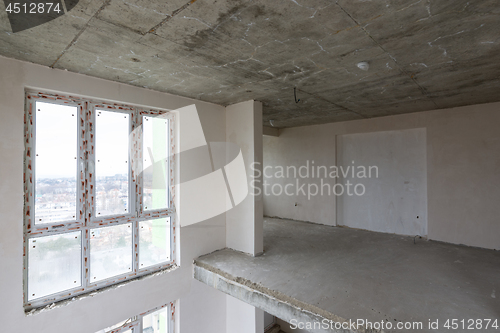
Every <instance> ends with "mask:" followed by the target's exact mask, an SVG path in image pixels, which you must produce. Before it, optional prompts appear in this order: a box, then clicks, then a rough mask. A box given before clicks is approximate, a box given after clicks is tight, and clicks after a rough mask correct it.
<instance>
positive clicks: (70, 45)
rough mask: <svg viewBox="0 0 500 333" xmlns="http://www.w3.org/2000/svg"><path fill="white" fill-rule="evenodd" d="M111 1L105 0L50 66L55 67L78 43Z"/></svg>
mask: <svg viewBox="0 0 500 333" xmlns="http://www.w3.org/2000/svg"><path fill="white" fill-rule="evenodd" d="M110 3H111V0H106V1H104V3H103V4H102V6H101V7H99V9H98V10H97V11H96V12H95V13H94V15H92V16H91V17H90V19H89V20H88V21H87V23H85V25H84V26H83V28H82V29H81V30H80V31H79V32H78V33H77V34H76V36H75V38H73V40H72V41H71V42H70V43H69V44H68V45H67V46H66V47H65V48H64V50H63V51H62V52H61V54H60V55H59V56H58V57H57V59H56V60H55V61H54V62H53V63H52V65H50V66H49V67H50V68H54V66H55V65H56V63H57V62H58V61H59V60H60V59H61V57H62V56H63V55H64V54H65V53H66V52H68V50H69V49H70V48H71V47H72V46H73V45H75V44H76V41H77V40H78V38H80V36H81V35H82V34H83V33H84V32H85V30H87V28H88V27H89V25H90V22H91V21H92V20H93V19H94V18H95V17H96V16H97V15H99V14H100V13H101V12H102V10H103V9H104V8H106V7H107V6H108V5H109V4H110Z"/></svg>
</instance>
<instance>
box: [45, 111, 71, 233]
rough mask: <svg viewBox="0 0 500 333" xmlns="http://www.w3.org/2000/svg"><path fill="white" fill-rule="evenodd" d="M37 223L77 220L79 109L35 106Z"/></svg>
mask: <svg viewBox="0 0 500 333" xmlns="http://www.w3.org/2000/svg"><path fill="white" fill-rule="evenodd" d="M35 108H36V112H35V223H36V224H43V223H51V222H59V221H73V220H75V219H76V202H77V200H76V181H77V172H78V170H77V161H78V160H77V158H78V121H77V119H78V108H77V107H76V106H67V105H59V104H52V103H43V102H36V104H35Z"/></svg>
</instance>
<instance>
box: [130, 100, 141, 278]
mask: <svg viewBox="0 0 500 333" xmlns="http://www.w3.org/2000/svg"><path fill="white" fill-rule="evenodd" d="M138 113H139V112H138V111H137V109H135V110H134V112H133V117H132V122H131V123H132V128H131V132H130V133H131V135H130V150H131V154H130V167H131V170H130V172H131V182H132V185H131V186H130V192H131V193H130V202H131V203H133V207H132V210H131V211H132V212H133V221H134V223H133V227H134V235H133V241H134V248H133V256H132V258H133V265H134V272H135V273H137V272H139V222H138V216H139V215H140V211H139V210H140V207H141V205H140V199H139V198H140V189H139V188H140V183H141V181H140V179H141V176H142V174H141V172H140V168H139V165H140V160H141V158H140V157H139V154H140V153H139V149H140V147H141V146H142V145H141V137H142V135H141V134H140V133H141V131H142V126H141V125H140V124H139V119H140V117H139V115H138Z"/></svg>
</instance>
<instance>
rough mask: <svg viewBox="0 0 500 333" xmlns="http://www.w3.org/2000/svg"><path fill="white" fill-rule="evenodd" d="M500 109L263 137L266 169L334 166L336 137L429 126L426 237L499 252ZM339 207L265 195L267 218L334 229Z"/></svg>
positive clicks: (469, 109)
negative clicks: (310, 162)
mask: <svg viewBox="0 0 500 333" xmlns="http://www.w3.org/2000/svg"><path fill="white" fill-rule="evenodd" d="M499 111H500V103H490V104H479V105H471V106H465V107H459V108H452V109H443V110H433V111H427V112H419V113H412V114H406V115H398V116H390V117H381V118H373V119H365V120H356V121H349V122H340V123H332V124H325V125H318V126H306V127H298V128H290V129H284V130H281V131H280V136H279V137H268V136H266V137H264V166H267V165H283V163H295V164H301V163H304V160H306V159H315V160H316V161H320V160H321V161H322V163H328V164H331V163H335V161H334V160H333V156H335V141H334V140H335V137H336V136H337V135H344V134H353V133H370V132H378V131H395V130H405V129H415V128H425V129H426V133H427V134H426V151H427V156H426V157H427V162H426V166H427V221H428V223H427V228H428V237H429V238H430V239H433V240H439V241H445V242H450V243H456V244H465V245H470V246H478V247H484V248H491V249H500V238H499V237H498V235H499V234H500V219H499V218H498V216H500V205H498V203H497V201H498V198H499V197H500V131H499V130H498V124H500V112H499ZM317 164H319V163H317ZM294 202H298V206H297V207H295V208H294ZM334 205H335V203H334V200H332V199H330V198H315V199H314V200H311V201H306V200H304V198H303V197H298V196H295V197H287V196H280V197H278V198H276V197H273V196H266V197H264V214H265V215H267V216H278V217H284V218H292V219H297V220H307V221H311V222H316V223H322V224H332V225H334V224H335V222H334V219H335V214H336V212H335V206H334Z"/></svg>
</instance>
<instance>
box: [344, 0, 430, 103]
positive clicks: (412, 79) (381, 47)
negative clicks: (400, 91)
mask: <svg viewBox="0 0 500 333" xmlns="http://www.w3.org/2000/svg"><path fill="white" fill-rule="evenodd" d="M335 3H336V5H337V6H339V8H340V9H341V10H342V11H343V12H344V13H345V14H346V15H347V16H349V18H350V19H351V20H352V21H353V22H354V23H356V24H357V25H358V26H359V27H360V28H361V30H363V32H364V33H365V34H366V35H367V36H368V37H369V38H370V39H371V40H372V41H373V42H374V43H375V44H376V45H377V46H378V47H379V48H380V49H381V50H382V51H383V52H384V53H385V54H387V55H388V56H389V57H390V58H391V59H392V61H394V63H395V64H396V65H397V66H398V68H399V70H400V71H401V72H402V73H403V74H404V75H406V76H407V77H408V78H409V79H410V80H411V81H412V82H413V83H414V84H415V85H416V86H417V87H418V88H419V90H420V92H421V93H422V95H424V96H425V97H427V98H428V99H429V100H430V101H431V102H432V104H434V106H435V107H436V108H439V106H438V105H437V104H436V102H435V101H434V100H433V99H432V97H430V95H429V93H427V91H426V89H425V88H424V87H422V86H421V85H420V84H419V83H418V82H417V80H415V78H414V77H413V75H410V74H409V73H408V72H407V71H406V70H404V68H403V67H401V65H400V64H399V63H398V61H397V60H396V58H394V57H393V56H392V55H391V54H390V53H389V52H388V51H387V50H386V49H385V48H384V47H383V46H382V45H381V44H380V43H379V42H377V41H376V40H375V38H373V37H372V36H371V35H370V34H369V33H368V31H366V29H365V28H364V27H362V26H361V24H360V23H358V21H356V19H355V18H354V17H353V16H352V15H351V14H349V13H348V12H347V11H346V10H345V9H344V7H342V6H341V5H340V4H339V3H338V1H336V2H335Z"/></svg>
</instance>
